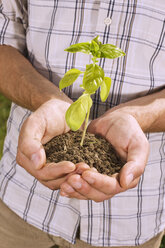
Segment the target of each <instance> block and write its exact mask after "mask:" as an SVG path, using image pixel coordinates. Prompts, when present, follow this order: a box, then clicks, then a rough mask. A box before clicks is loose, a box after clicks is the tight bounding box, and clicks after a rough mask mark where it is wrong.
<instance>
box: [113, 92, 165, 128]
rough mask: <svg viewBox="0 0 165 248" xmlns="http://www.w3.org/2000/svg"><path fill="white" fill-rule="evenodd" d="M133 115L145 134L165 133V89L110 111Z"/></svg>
mask: <svg viewBox="0 0 165 248" xmlns="http://www.w3.org/2000/svg"><path fill="white" fill-rule="evenodd" d="M114 110H118V111H122V112H125V113H129V114H131V115H133V116H134V117H135V118H136V120H137V121H138V123H139V125H140V126H141V128H142V130H143V131H144V132H164V131H165V89H163V90H161V91H159V92H157V93H153V94H150V95H147V96H144V97H140V98H137V99H135V100H132V101H129V102H127V103H123V104H120V105H119V106H117V107H115V108H113V109H112V110H109V111H110V112H114Z"/></svg>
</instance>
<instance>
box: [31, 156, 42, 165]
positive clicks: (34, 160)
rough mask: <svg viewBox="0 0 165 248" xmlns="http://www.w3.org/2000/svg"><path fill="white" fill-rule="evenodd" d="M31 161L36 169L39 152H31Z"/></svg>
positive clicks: (38, 161)
mask: <svg viewBox="0 0 165 248" xmlns="http://www.w3.org/2000/svg"><path fill="white" fill-rule="evenodd" d="M31 161H32V162H33V164H34V167H35V168H36V169H38V167H39V164H40V156H39V154H38V153H33V154H32V156H31Z"/></svg>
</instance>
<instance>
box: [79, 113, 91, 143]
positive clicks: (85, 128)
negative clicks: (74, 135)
mask: <svg viewBox="0 0 165 248" xmlns="http://www.w3.org/2000/svg"><path fill="white" fill-rule="evenodd" d="M89 114H90V109H88V112H87V116H86V119H85V126H84V130H83V134H82V138H81V142H80V146H83V143H84V138H85V134H86V131H87V126H88V120H89Z"/></svg>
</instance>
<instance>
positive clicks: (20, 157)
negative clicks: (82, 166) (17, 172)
mask: <svg viewBox="0 0 165 248" xmlns="http://www.w3.org/2000/svg"><path fill="white" fill-rule="evenodd" d="M69 106H70V104H69V103H68V102H65V101H62V100H59V99H53V100H49V101H47V102H46V103H44V104H43V105H41V106H40V107H39V108H38V109H37V110H36V111H35V112H33V113H32V114H31V115H30V116H29V117H28V118H27V119H26V121H25V122H24V124H23V126H22V128H21V131H20V135H19V142H18V149H17V158H16V160H17V163H18V164H19V165H21V166H22V167H23V168H24V169H25V170H26V171H28V172H29V173H30V174H31V175H32V176H34V177H35V178H37V179H38V180H39V181H40V182H41V183H42V184H44V185H45V186H47V187H48V188H50V189H52V190H54V189H58V188H59V187H60V184H61V183H62V182H64V181H65V179H66V177H67V175H68V174H69V173H72V172H73V171H74V170H75V169H76V165H75V164H73V163H71V162H69V161H63V162H59V163H46V154H45V150H44V148H43V144H45V143H47V142H48V141H49V140H51V139H52V138H53V137H54V136H57V135H59V134H62V133H66V132H68V131H69V128H68V126H67V124H66V122H65V112H66V110H67V109H68V107H69Z"/></svg>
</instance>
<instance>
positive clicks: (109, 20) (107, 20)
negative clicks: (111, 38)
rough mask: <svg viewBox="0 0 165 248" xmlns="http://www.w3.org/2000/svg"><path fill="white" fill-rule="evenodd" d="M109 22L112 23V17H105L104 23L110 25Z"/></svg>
mask: <svg viewBox="0 0 165 248" xmlns="http://www.w3.org/2000/svg"><path fill="white" fill-rule="evenodd" d="M111 23H112V19H111V18H110V17H106V18H105V19H104V24H105V25H107V26H109V25H111Z"/></svg>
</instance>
